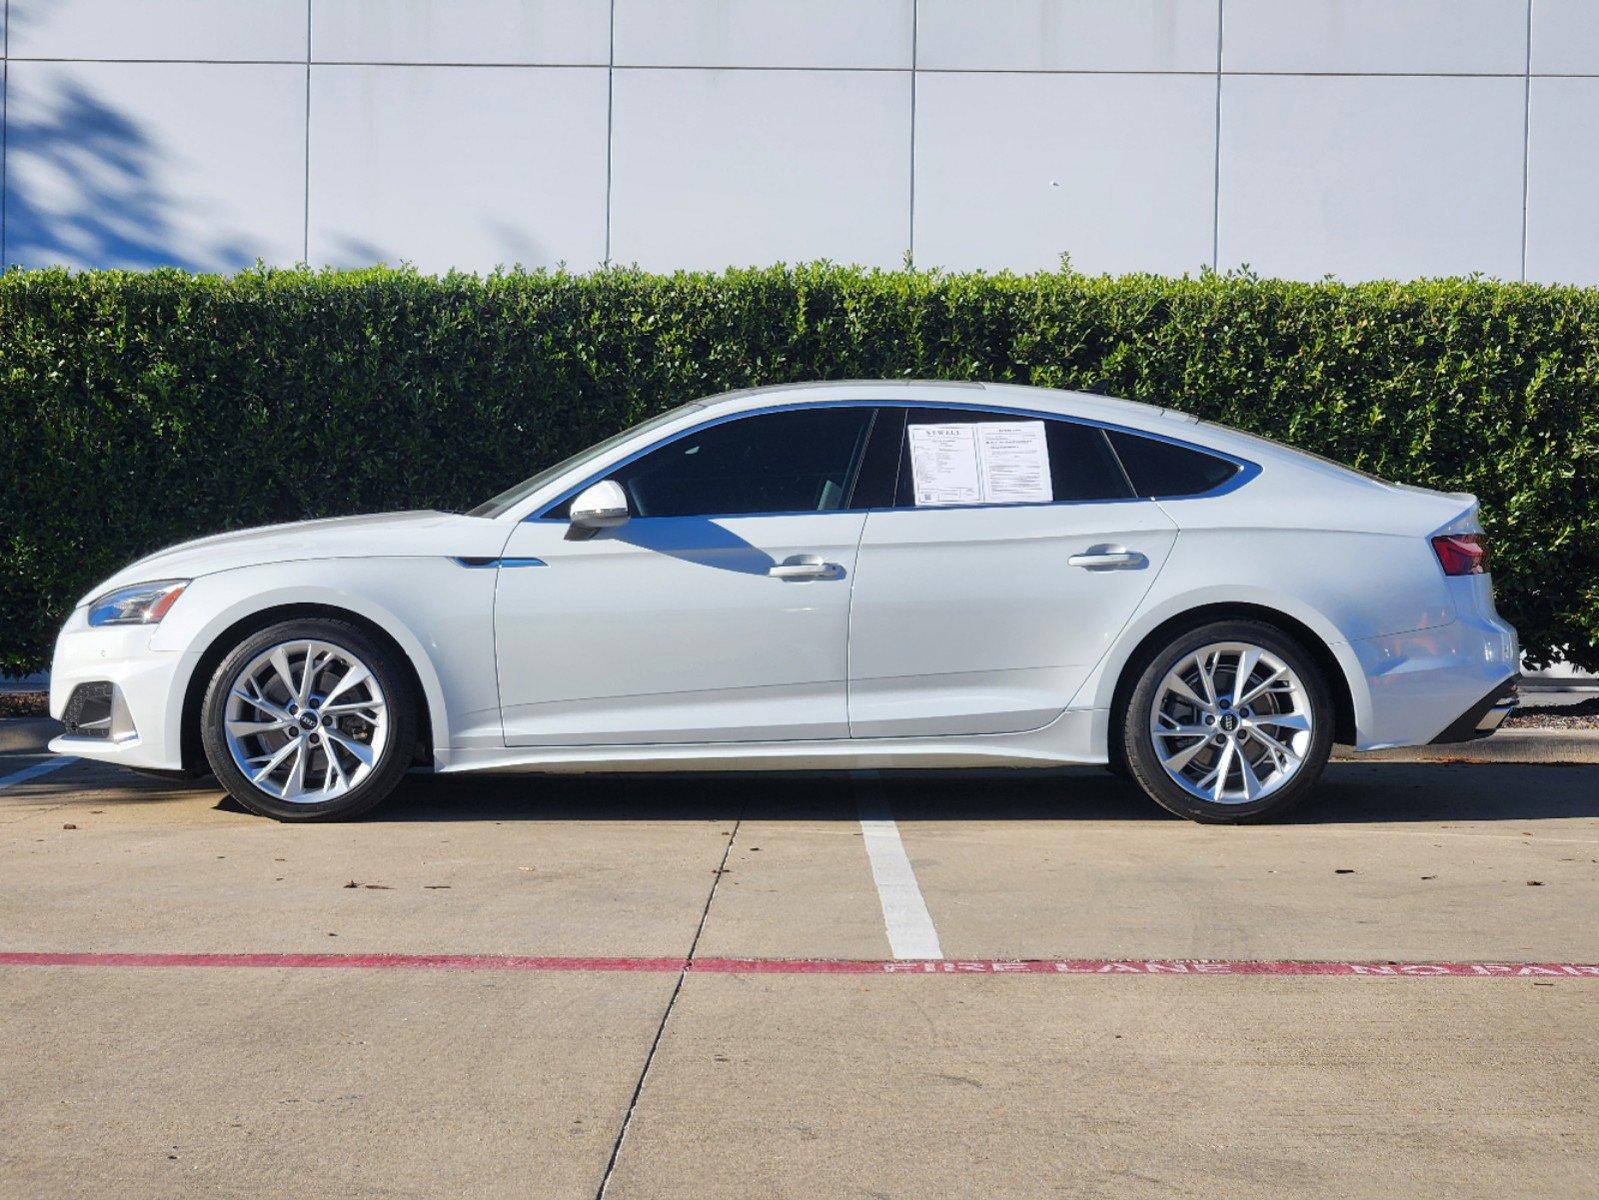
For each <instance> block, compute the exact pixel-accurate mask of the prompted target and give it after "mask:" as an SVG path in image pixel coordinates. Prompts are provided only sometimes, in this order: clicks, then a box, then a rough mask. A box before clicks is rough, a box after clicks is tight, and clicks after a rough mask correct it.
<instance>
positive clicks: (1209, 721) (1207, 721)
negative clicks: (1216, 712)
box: [1205, 717, 1216, 725]
mask: <svg viewBox="0 0 1599 1200" xmlns="http://www.w3.org/2000/svg"><path fill="white" fill-rule="evenodd" d="M1215 723H1216V718H1215V717H1206V718H1205V724H1207V725H1214V724H1215Z"/></svg>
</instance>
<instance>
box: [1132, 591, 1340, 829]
mask: <svg viewBox="0 0 1599 1200" xmlns="http://www.w3.org/2000/svg"><path fill="white" fill-rule="evenodd" d="M1332 736H1333V705H1332V696H1331V693H1330V691H1329V689H1328V686H1327V681H1326V679H1325V678H1324V677H1323V675H1322V672H1321V670H1320V668H1318V667H1317V665H1316V663H1315V661H1314V660H1313V659H1312V658H1311V656H1310V655H1309V654H1308V653H1306V651H1305V650H1304V648H1303V647H1302V646H1300V645H1299V643H1298V642H1297V641H1295V640H1294V639H1293V638H1291V637H1289V636H1288V635H1287V634H1285V633H1284V632H1282V631H1281V630H1280V629H1277V628H1275V627H1274V626H1272V625H1268V624H1266V623H1264V622H1259V621H1223V622H1217V623H1215V624H1211V625H1206V626H1204V627H1203V628H1200V629H1195V630H1192V631H1190V632H1188V633H1184V634H1181V635H1179V636H1177V637H1175V638H1174V639H1173V640H1172V641H1171V642H1169V643H1168V644H1167V645H1166V646H1164V647H1162V648H1161V649H1160V650H1159V651H1158V652H1156V653H1155V654H1154V655H1153V656H1151V657H1150V658H1149V659H1148V660H1147V661H1146V663H1145V665H1144V668H1143V671H1142V672H1141V674H1140V675H1139V678H1138V683H1137V684H1136V686H1135V687H1134V688H1133V691H1132V695H1131V697H1130V698H1129V700H1128V703H1127V707H1126V709H1125V711H1124V713H1123V714H1122V746H1121V750H1122V753H1123V754H1124V755H1125V758H1126V762H1127V766H1128V769H1129V770H1130V772H1131V774H1132V777H1133V780H1134V781H1135V782H1136V783H1137V784H1138V785H1139V787H1141V788H1142V789H1143V790H1144V791H1145V792H1146V793H1147V794H1148V795H1149V796H1150V797H1151V798H1152V799H1154V800H1155V801H1156V802H1157V803H1159V804H1160V805H1162V806H1163V807H1165V808H1167V809H1169V810H1171V811H1172V812H1174V813H1176V814H1177V815H1179V816H1183V817H1188V818H1189V819H1190V820H1194V821H1204V822H1212V823H1225V824H1242V823H1244V822H1249V821H1261V820H1266V819H1268V818H1270V817H1274V816H1276V815H1278V814H1280V813H1282V812H1284V811H1285V810H1287V809H1288V808H1290V807H1291V806H1292V805H1294V804H1296V803H1298V802H1299V801H1300V800H1302V799H1304V797H1305V795H1306V794H1307V793H1309V792H1310V791H1311V790H1312V789H1313V788H1314V787H1315V786H1316V781H1317V780H1318V779H1319V778H1320V776H1321V772H1322V768H1323V767H1325V766H1326V765H1327V756H1328V754H1329V753H1330V752H1331V750H1332Z"/></svg>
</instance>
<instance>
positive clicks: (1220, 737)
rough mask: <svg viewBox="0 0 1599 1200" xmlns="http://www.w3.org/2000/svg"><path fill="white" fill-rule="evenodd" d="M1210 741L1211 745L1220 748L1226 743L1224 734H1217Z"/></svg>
mask: <svg viewBox="0 0 1599 1200" xmlns="http://www.w3.org/2000/svg"><path fill="white" fill-rule="evenodd" d="M1210 741H1211V745H1213V746H1220V745H1222V744H1223V743H1225V742H1226V741H1227V736H1226V735H1225V734H1221V733H1218V734H1217V735H1216V736H1215V737H1213V738H1211V739H1210Z"/></svg>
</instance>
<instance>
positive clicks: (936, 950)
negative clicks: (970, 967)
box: [855, 771, 944, 958]
mask: <svg viewBox="0 0 1599 1200" xmlns="http://www.w3.org/2000/svg"><path fill="white" fill-rule="evenodd" d="M876 778H877V773H876V772H875V771H859V772H856V774H855V780H856V784H855V796H856V806H857V809H858V811H859V813H860V819H861V836H862V837H863V838H864V839H865V840H866V857H867V858H869V859H870V860H871V863H872V881H873V882H874V883H876V884H877V898H878V900H879V902H881V904H882V906H883V924H884V926H885V927H886V928H887V929H888V949H889V953H891V954H892V955H893V956H894V957H895V958H943V957H944V951H943V948H942V947H940V946H939V944H938V930H936V929H934V928H933V917H932V914H931V913H929V912H928V911H927V901H925V900H923V899H922V889H921V888H920V887H919V886H918V885H917V883H916V872H915V871H913V870H912V869H911V860H910V856H909V855H907V854H906V853H905V843H904V842H902V841H901V840H900V836H899V826H898V825H896V824H895V823H894V816H893V814H892V813H891V812H890V811H889V807H888V801H887V800H885V799H883V797H882V795H881V793H880V792H879V791H878V790H877V787H876V786H875V783H874V782H873V781H875V780H876Z"/></svg>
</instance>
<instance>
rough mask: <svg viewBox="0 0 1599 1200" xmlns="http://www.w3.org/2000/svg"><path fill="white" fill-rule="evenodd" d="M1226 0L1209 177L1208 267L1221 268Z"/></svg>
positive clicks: (1219, 23) (1220, 19)
mask: <svg viewBox="0 0 1599 1200" xmlns="http://www.w3.org/2000/svg"><path fill="white" fill-rule="evenodd" d="M1226 3H1227V0H1216V128H1215V139H1216V144H1215V145H1214V146H1213V147H1212V151H1213V153H1214V155H1215V158H1214V161H1213V163H1212V167H1211V177H1210V269H1211V270H1212V271H1219V270H1221V80H1222V31H1223V29H1224V6H1225V5H1226Z"/></svg>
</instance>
